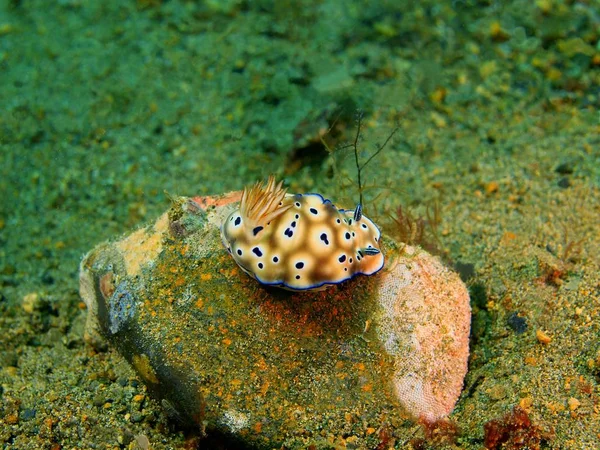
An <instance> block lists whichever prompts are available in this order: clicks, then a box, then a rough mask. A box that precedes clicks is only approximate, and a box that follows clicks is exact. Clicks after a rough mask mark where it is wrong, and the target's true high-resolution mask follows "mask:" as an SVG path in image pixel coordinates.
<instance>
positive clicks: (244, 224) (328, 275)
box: [221, 176, 384, 290]
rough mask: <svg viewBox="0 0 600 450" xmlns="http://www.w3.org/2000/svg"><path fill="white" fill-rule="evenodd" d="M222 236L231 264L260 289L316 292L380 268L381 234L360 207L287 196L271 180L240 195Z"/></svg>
mask: <svg viewBox="0 0 600 450" xmlns="http://www.w3.org/2000/svg"><path fill="white" fill-rule="evenodd" d="M221 231H222V238H223V244H224V245H225V247H226V248H227V250H228V251H229V253H230V254H231V256H233V259H234V260H235V262H236V263H237V264H238V265H239V266H240V267H241V268H242V269H243V270H244V272H246V273H247V274H248V275H250V276H251V277H253V278H255V279H256V280H258V281H259V282H260V283H262V284H267V285H271V286H278V287H283V288H286V289H290V290H319V289H325V288H326V287H327V286H329V285H332V284H338V283H341V282H342V281H345V280H349V279H350V278H352V277H353V276H355V275H358V274H364V275H372V274H374V273H376V272H377V271H379V270H380V269H381V268H382V267H383V262H384V258H383V254H382V253H381V251H380V250H379V239H380V237H381V233H380V232H379V229H378V228H377V227H376V226H375V224H374V223H373V222H372V221H371V220H370V219H369V218H367V217H365V216H364V215H363V214H362V211H361V205H360V204H359V205H358V206H357V207H356V209H355V210H353V211H349V210H343V209H337V208H336V207H335V206H334V204H333V203H331V201H329V200H326V199H324V198H323V197H322V196H321V195H320V194H295V195H292V194H287V193H286V191H285V189H283V188H282V183H281V182H280V183H279V184H277V185H276V184H275V179H274V178H273V177H272V176H271V177H270V178H269V181H268V182H267V184H266V185H265V186H263V185H261V183H260V182H259V183H257V184H256V185H254V186H253V187H252V188H247V189H245V190H244V192H243V194H242V200H241V202H240V207H239V208H238V209H236V210H235V211H233V212H232V213H231V214H230V215H229V217H227V219H225V221H224V223H223V225H222V229H221Z"/></svg>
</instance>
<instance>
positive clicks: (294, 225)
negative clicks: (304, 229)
mask: <svg viewBox="0 0 600 450" xmlns="http://www.w3.org/2000/svg"><path fill="white" fill-rule="evenodd" d="M290 225H291V227H292V228H296V221H295V220H294V221H293V222H292V223H291V224H290Z"/></svg>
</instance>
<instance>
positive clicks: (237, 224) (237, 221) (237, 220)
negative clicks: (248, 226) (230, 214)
mask: <svg viewBox="0 0 600 450" xmlns="http://www.w3.org/2000/svg"><path fill="white" fill-rule="evenodd" d="M240 223H242V218H241V217H240V216H238V217H237V219H235V222H233V224H234V225H235V226H236V227H237V226H239V225H240Z"/></svg>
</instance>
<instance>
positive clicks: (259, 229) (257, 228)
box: [252, 227, 263, 236]
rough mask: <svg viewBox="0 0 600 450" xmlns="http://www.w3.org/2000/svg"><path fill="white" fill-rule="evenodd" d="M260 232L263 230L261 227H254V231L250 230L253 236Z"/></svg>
mask: <svg viewBox="0 0 600 450" xmlns="http://www.w3.org/2000/svg"><path fill="white" fill-rule="evenodd" d="M262 230H263V227H256V228H255V229H254V230H252V233H253V234H254V236H256V235H257V234H258V233H260V232H261V231H262Z"/></svg>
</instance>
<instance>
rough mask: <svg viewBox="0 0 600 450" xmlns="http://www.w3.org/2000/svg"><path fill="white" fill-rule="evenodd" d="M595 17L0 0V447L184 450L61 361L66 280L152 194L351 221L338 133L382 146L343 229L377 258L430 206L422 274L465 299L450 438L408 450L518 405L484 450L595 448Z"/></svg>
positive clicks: (68, 325) (70, 320) (348, 170)
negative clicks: (270, 199)
mask: <svg viewBox="0 0 600 450" xmlns="http://www.w3.org/2000/svg"><path fill="white" fill-rule="evenodd" d="M598 10H599V5H598V3H597V2H596V1H581V2H563V1H552V0H538V1H537V2H530V1H512V2H486V1H482V2H476V1H462V2H461V1H455V2H449V1H448V2H443V1H438V2H433V1H424V2H420V3H419V5H412V2H405V3H403V2H391V1H390V2H385V1H362V2H359V1H354V2H343V3H342V2H338V1H334V0H331V1H306V2H292V1H282V2H270V1H233V0H232V1H223V2H220V1H212V0H210V1H205V2H191V1H189V2H184V1H173V0H172V1H164V2H161V1H159V0H138V1H137V2H136V1H133V0H132V1H111V2H92V1H77V0H73V1H69V0H61V1H57V2H42V1H27V0H21V1H19V0H12V1H9V0H6V1H4V2H2V3H1V4H0V105H1V106H0V146H1V147H0V198H1V201H0V312H1V317H0V327H1V333H0V386H1V387H0V394H1V398H0V400H1V402H0V425H1V426H0V442H2V444H3V446H4V447H5V448H48V449H58V448H138V447H139V448H147V444H146V442H149V445H150V447H151V448H154V449H162V448H184V447H185V446H187V447H188V448H189V447H190V446H191V447H192V448H193V447H194V446H195V445H196V439H195V438H194V437H192V436H190V435H185V434H184V433H183V432H181V431H179V430H177V427H176V426H173V425H171V424H169V423H168V422H167V418H166V417H167V415H166V414H165V413H164V412H163V410H162V408H161V406H160V405H158V404H157V403H155V402H154V401H153V400H152V399H150V398H149V397H148V396H147V395H146V393H145V389H144V387H143V385H142V383H141V382H140V381H139V379H138V378H137V377H136V376H135V374H134V372H133V371H132V370H131V369H130V368H129V367H128V366H127V364H126V363H125V362H124V361H123V360H122V358H120V357H119V356H118V355H117V354H116V353H115V352H112V351H110V350H108V351H98V350H95V349H93V348H91V347H90V346H89V345H87V344H86V343H84V341H83V338H82V336H83V323H84V320H85V314H86V312H85V310H84V309H83V307H82V305H81V303H80V299H79V297H78V279H77V277H78V264H79V262H80V259H81V257H82V255H83V254H84V253H85V252H86V251H88V250H89V249H91V248H92V247H93V246H95V245H96V244H97V243H99V242H101V241H103V240H106V239H108V238H114V237H116V236H118V235H121V234H123V233H126V232H128V231H129V230H131V229H133V228H134V227H137V226H139V225H141V224H143V223H146V222H148V221H150V220H151V219H153V218H155V217H156V216H157V215H158V214H159V213H161V212H162V211H164V210H166V209H167V207H168V204H169V199H168V198H169V194H174V195H178V194H180V195H204V194H211V193H222V192H226V191H229V190H235V189H240V188H242V187H243V186H244V185H247V184H250V183H253V182H254V181H256V180H257V179H261V178H262V179H264V178H266V177H267V176H268V175H269V174H270V173H275V174H277V175H278V176H279V177H282V178H284V179H285V181H286V183H287V185H288V186H290V191H292V192H307V191H310V192H320V193H322V194H323V195H325V196H326V197H329V198H331V199H332V200H334V201H336V202H339V203H340V204H341V205H342V206H348V207H352V206H353V204H354V203H355V202H356V199H357V190H356V184H355V181H354V180H355V175H354V173H355V172H354V166H353V161H352V158H349V157H348V155H347V154H345V153H344V152H341V151H338V152H336V151H334V154H333V155H330V154H329V153H328V152H327V151H326V149H325V147H324V146H323V144H322V140H324V141H325V142H327V143H328V145H329V146H330V148H335V146H336V145H341V144H343V143H344V142H346V141H347V140H351V139H352V138H353V134H354V132H355V120H354V117H355V112H356V110H361V111H363V112H364V114H365V120H364V124H365V126H364V128H363V133H362V141H361V149H362V150H363V152H364V153H363V154H362V156H364V157H365V158H366V157H368V155H369V154H370V152H372V151H373V149H374V148H376V146H377V145H378V144H381V143H382V142H383V141H385V139H386V137H387V136H388V135H389V134H390V132H391V131H392V130H393V129H394V128H395V127H399V131H398V133H397V134H396V136H395V138H394V139H393V140H392V142H391V143H390V145H389V147H387V148H386V150H385V151H384V152H382V153H381V155H380V156H378V157H377V159H376V160H374V161H373V162H372V163H371V164H370V165H369V167H368V169H366V171H365V175H366V183H367V186H368V190H367V191H366V193H365V194H366V198H367V204H366V205H365V208H366V211H367V212H368V213H369V215H370V216H373V217H374V218H377V219H378V221H379V223H380V224H381V225H382V228H383V229H384V231H385V232H387V233H389V234H392V235H393V234H395V233H398V230H397V229H396V228H395V225H394V224H395V222H394V220H392V219H391V218H390V215H393V214H394V213H395V211H396V208H397V207H398V206H399V205H402V206H403V207H405V208H411V209H412V210H413V211H415V213H416V214H425V211H426V209H427V207H428V205H431V204H432V202H436V204H437V205H438V208H439V221H438V223H437V225H436V235H437V238H438V240H439V244H438V247H439V251H440V253H442V254H443V255H444V257H445V258H446V260H447V261H448V262H449V264H457V263H460V265H459V266H458V267H461V268H462V273H463V276H464V277H465V279H467V282H468V283H469V285H470V287H471V296H472V306H473V332H472V339H471V343H472V356H471V360H470V371H469V373H468V375H467V379H466V380H465V392H464V393H463V396H462V397H461V399H460V400H459V403H458V405H457V408H456V410H455V413H454V414H453V415H452V416H451V420H453V421H454V423H455V424H456V427H457V428H458V437H456V438H447V439H445V441H446V442H444V443H440V442H439V441H442V440H444V439H441V438H439V439H436V438H435V437H431V438H429V439H428V441H427V442H426V443H424V444H423V445H425V446H432V447H433V448H436V447H443V446H446V447H450V448H452V447H456V448H465V449H477V448H482V446H483V445H484V443H485V442H487V441H486V436H488V437H489V433H490V431H489V429H490V428H491V427H490V425H488V426H487V428H486V423H488V424H489V422H490V421H491V420H494V419H499V418H502V417H503V416H505V415H506V414H509V413H510V411H511V410H513V408H514V407H515V406H519V407H520V408H522V409H523V410H525V411H526V412H527V414H528V415H529V419H530V421H531V424H530V425H529V426H525V425H523V426H522V427H520V428H519V426H517V425H514V424H513V426H508V427H507V431H506V433H507V436H508V437H507V438H506V439H507V442H506V443H505V444H504V447H502V446H501V444H498V445H497V446H496V447H495V448H518V446H517V444H516V441H517V439H518V436H519V433H521V435H525V436H527V439H529V445H530V446H531V448H536V445H537V446H539V447H540V448H557V449H558V448H574V449H577V448H595V447H599V446H600V436H599V435H598V431H597V430H598V429H600V404H599V400H598V394H599V387H598V384H599V383H600V326H599V323H598V320H599V316H600V315H599V309H600V275H599V267H600V264H599V260H598V258H599V257H598V254H599V252H600V238H599V235H600V232H599V230H598V228H599V225H598V223H599V222H600V137H599V136H600V116H599V113H598V107H599V106H600V90H599V88H598V86H600V15H599V13H598ZM167 193H168V194H167ZM486 429H487V430H488V431H487V432H486V431H485V430H486ZM415 433H416V434H415V437H414V438H417V439H419V438H422V437H423V436H425V434H424V431H422V430H420V429H418V430H417V431H415ZM486 433H487V434H486ZM411 438H412V437H409V438H407V439H401V438H397V439H394V438H391V439H390V440H389V442H388V445H390V446H392V447H394V446H395V447H397V448H405V447H407V446H408V445H410V444H409V443H408V441H409V440H410V439H411ZM199 445H211V446H212V448H218V447H221V448H231V447H232V446H233V445H234V444H231V443H227V442H224V441H221V440H219V439H214V440H213V441H211V442H210V444H199ZM336 445H338V446H339V447H340V448H343V447H344V446H346V447H351V445H350V444H348V443H345V442H338V443H337V444H336ZM415 445H416V443H415Z"/></svg>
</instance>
